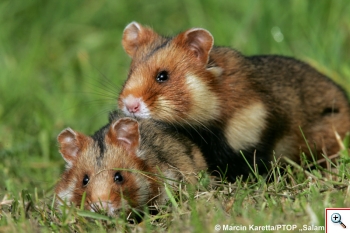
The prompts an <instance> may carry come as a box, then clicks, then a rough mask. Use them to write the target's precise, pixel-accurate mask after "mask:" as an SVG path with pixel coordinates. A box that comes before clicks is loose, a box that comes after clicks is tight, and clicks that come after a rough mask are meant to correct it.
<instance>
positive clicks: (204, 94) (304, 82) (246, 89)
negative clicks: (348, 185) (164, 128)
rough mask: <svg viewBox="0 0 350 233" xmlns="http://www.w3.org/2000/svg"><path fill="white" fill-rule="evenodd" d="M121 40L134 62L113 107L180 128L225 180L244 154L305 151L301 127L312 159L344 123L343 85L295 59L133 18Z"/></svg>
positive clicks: (327, 150)
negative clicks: (161, 31) (245, 51)
mask: <svg viewBox="0 0 350 233" xmlns="http://www.w3.org/2000/svg"><path fill="white" fill-rule="evenodd" d="M122 44H123V47H124V49H125V51H126V52H127V54H128V55H129V56H130V57H131V58H132V62H131V67H130V72H129V75H128V78H127V80H126V82H125V84H124V86H123V89H122V91H121V93H120V96H119V99H118V105H119V108H120V109H121V110H122V111H123V112H124V113H125V114H127V115H129V116H135V117H138V118H153V119H154V120H156V121H159V122H162V123H165V124H168V125H170V126H172V127H174V128H175V130H177V131H179V132H182V133H184V134H186V135H187V136H189V137H190V138H191V139H192V140H193V141H195V142H196V144H197V145H198V146H199V147H200V149H201V151H202V153H203V155H204V157H205V159H206V161H207V163H208V166H209V168H210V170H221V171H223V172H225V174H226V175H227V177H228V179H229V180H231V181H234V180H235V178H236V176H237V175H242V174H243V175H247V174H248V173H249V172H250V169H249V166H248V165H247V163H246V160H247V161H248V162H249V163H250V164H253V163H254V161H255V163H257V164H258V165H259V168H260V169H262V170H263V169H264V168H265V167H268V163H269V161H272V160H273V156H276V157H280V156H286V157H289V158H291V159H293V160H294V161H298V160H299V158H300V152H305V153H306V154H307V155H308V156H310V153H309V149H308V147H307V144H306V142H305V140H304V137H303V135H302V133H301V131H300V129H301V130H302V131H303V134H304V135H305V138H306V139H307V141H308V143H309V145H310V148H312V154H313V155H314V156H315V158H316V159H317V157H320V156H321V154H322V153H324V154H326V155H332V154H335V153H337V152H338V151H339V149H340V146H339V143H338V142H337V139H336V135H335V132H337V133H338V134H339V135H340V137H344V136H345V134H346V132H348V131H349V130H350V108H349V102H348V100H347V97H346V94H345V92H344V90H342V89H341V88H340V87H339V86H338V85H337V84H335V83H334V82H333V81H331V80H330V79H329V78H328V77H326V76H324V75H323V74H321V73H319V72H318V71H316V70H315V69H314V68H312V67H310V66H309V65H307V64H305V63H303V62H301V61H298V60H295V59H293V58H289V57H283V56H274V55H267V56H250V57H248V56H244V55H242V54H241V53H239V52H238V51H236V50H233V49H231V48H227V47H215V46H213V37H212V35H211V34H210V33H209V32H208V31H206V30H205V29H200V28H193V29H189V30H187V31H184V32H182V33H180V34H178V35H176V36H174V37H163V36H160V35H158V34H157V33H156V32H154V31H153V30H152V29H150V28H148V27H144V26H142V25H140V24H138V23H136V22H133V23H131V24H129V25H128V26H127V27H126V28H125V30H124V34H123V40H122ZM242 154H243V155H244V157H245V158H244V157H243V156H242Z"/></svg>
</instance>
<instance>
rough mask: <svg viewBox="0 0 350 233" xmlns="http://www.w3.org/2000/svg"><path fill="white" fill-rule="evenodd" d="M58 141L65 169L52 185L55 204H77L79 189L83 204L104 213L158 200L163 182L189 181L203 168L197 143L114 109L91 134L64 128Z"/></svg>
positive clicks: (161, 198)
mask: <svg viewBox="0 0 350 233" xmlns="http://www.w3.org/2000/svg"><path fill="white" fill-rule="evenodd" d="M58 143H59V147H60V153H61V155H62V157H63V159H64V160H65V161H66V170H65V171H64V173H63V174H62V176H61V179H60V181H59V182H58V183H57V185H56V188H55V193H56V196H57V199H56V200H57V203H58V204H61V205H62V204H63V202H66V203H67V204H71V203H73V204H74V205H76V206H80V204H81V200H82V197H83V193H84V192H85V193H86V199H85V200H86V201H85V203H84V207H85V209H87V210H90V211H93V212H96V211H99V210H101V209H103V210H104V211H106V212H107V213H108V215H114V214H117V213H118V211H119V210H121V209H125V208H126V209H128V208H135V209H140V210H142V209H143V208H144V207H145V205H147V206H152V205H154V204H155V203H157V204H164V203H165V201H166V200H167V195H166V194H165V190H164V182H165V183H167V184H168V185H173V184H175V183H177V182H180V181H188V182H190V183H195V182H196V180H197V179H196V177H195V175H196V173H198V172H199V171H201V170H206V168H207V165H206V162H205V160H204V158H203V157H202V155H201V152H200V150H199V148H198V147H197V146H195V145H194V144H193V143H192V142H191V141H189V140H188V139H187V138H186V137H184V136H183V135H179V134H177V133H174V132H168V130H167V129H166V128H165V127H163V126H161V125H158V124H157V123H155V122H153V121H151V120H140V121H136V120H135V119H132V118H128V117H124V118H119V117H116V115H115V114H114V115H111V122H110V123H109V124H108V125H106V126H104V127H103V128H101V129H100V130H98V131H97V132H96V133H95V134H94V135H93V136H86V135H84V134H82V133H80V132H77V131H75V130H73V129H71V128H67V129H65V130H63V131H62V132H61V133H60V134H59V135H58ZM121 207H123V208H121Z"/></svg>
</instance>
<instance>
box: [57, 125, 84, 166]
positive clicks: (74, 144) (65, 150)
mask: <svg viewBox="0 0 350 233" xmlns="http://www.w3.org/2000/svg"><path fill="white" fill-rule="evenodd" d="M81 136H83V135H82V134H80V133H77V132H75V131H74V130H72V129H71V128H66V129H64V130H63V131H62V132H61V133H60V134H59V135H58V137H57V141H58V143H59V147H60V153H61V155H62V157H63V159H64V160H65V161H66V162H67V163H68V165H72V164H73V162H74V161H75V160H76V158H77V155H78V152H79V151H80V150H81V149H82V148H81V145H82V144H81V143H80V142H79V140H81V139H79V137H81ZM83 137H85V136H83Z"/></svg>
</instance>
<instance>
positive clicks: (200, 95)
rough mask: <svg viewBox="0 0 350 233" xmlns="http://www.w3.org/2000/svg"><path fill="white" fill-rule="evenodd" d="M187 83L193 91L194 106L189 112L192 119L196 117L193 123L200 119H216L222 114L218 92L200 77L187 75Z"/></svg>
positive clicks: (191, 91) (190, 90)
mask: <svg viewBox="0 0 350 233" xmlns="http://www.w3.org/2000/svg"><path fill="white" fill-rule="evenodd" d="M186 85H187V88H188V90H189V92H190V93H191V101H192V102H193V103H192V105H193V106H192V108H191V110H190V113H189V117H190V120H191V119H195V120H194V122H192V123H197V124H198V121H208V120H212V119H216V118H217V117H218V116H219V114H220V109H219V100H218V97H217V96H216V94H215V93H214V92H212V91H210V89H209V88H208V86H207V84H205V83H203V82H202V81H201V79H200V78H198V77H196V76H193V75H187V76H186Z"/></svg>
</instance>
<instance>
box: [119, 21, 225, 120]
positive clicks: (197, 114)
mask: <svg viewBox="0 0 350 233" xmlns="http://www.w3.org/2000/svg"><path fill="white" fill-rule="evenodd" d="M122 44H123V46H124V49H125V51H126V52H127V53H128V54H129V56H130V57H132V59H133V60H132V64H131V68H130V72H129V75H128V80H127V81H126V83H125V85H124V87H123V90H122V92H121V93H120V96H119V100H118V103H119V108H120V109H121V110H122V111H123V112H124V113H125V114H126V115H129V116H136V117H139V118H153V119H155V120H161V121H169V122H177V121H180V122H188V123H191V124H199V123H200V122H201V121H207V120H210V119H214V118H216V117H217V116H218V115H219V114H220V113H219V100H218V98H219V96H218V95H217V94H216V93H215V92H214V91H213V89H215V88H216V84H217V80H216V76H217V75H218V74H219V73H220V69H219V68H216V67H211V68H206V66H207V62H208V59H209V52H210V50H211V48H212V46H213V37H212V36H211V34H210V33H209V32H208V31H206V30H204V29H198V28H193V29H190V30H187V31H186V32H183V33H181V34H179V35H178V36H176V37H175V38H166V37H162V36H160V35H158V34H156V33H155V32H154V31H153V30H151V29H150V28H147V27H143V26H141V25H140V24H138V23H135V22H133V23H131V24H129V25H128V26H127V27H126V28H125V30H124V35H123V41H122ZM203 100H206V101H203Z"/></svg>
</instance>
